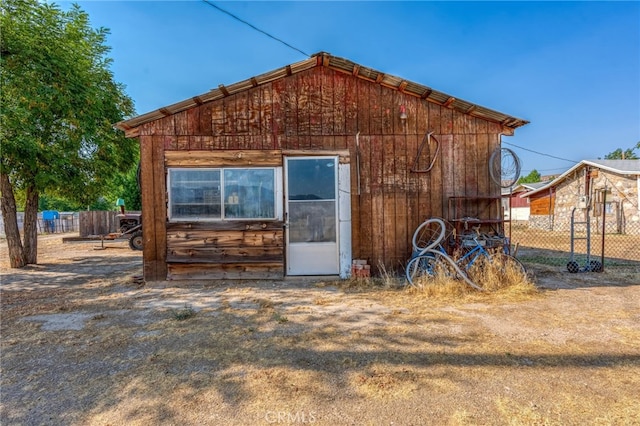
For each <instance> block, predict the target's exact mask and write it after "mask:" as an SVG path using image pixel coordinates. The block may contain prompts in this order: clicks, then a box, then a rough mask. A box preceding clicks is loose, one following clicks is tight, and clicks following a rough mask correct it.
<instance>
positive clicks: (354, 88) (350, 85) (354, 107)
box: [345, 76, 359, 135]
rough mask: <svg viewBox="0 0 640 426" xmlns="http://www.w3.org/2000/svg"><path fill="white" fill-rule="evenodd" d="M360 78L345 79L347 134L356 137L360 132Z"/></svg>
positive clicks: (350, 77) (347, 77)
mask: <svg viewBox="0 0 640 426" xmlns="http://www.w3.org/2000/svg"><path fill="white" fill-rule="evenodd" d="M358 80H359V79H358V78H356V77H352V76H346V77H345V133H346V134H347V135H355V134H356V132H357V131H358V94H359V93H358Z"/></svg>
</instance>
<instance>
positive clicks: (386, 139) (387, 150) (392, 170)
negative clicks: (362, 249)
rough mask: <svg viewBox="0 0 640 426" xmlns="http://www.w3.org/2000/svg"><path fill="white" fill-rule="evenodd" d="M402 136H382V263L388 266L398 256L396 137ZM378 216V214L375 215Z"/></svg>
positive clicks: (391, 264)
mask: <svg viewBox="0 0 640 426" xmlns="http://www.w3.org/2000/svg"><path fill="white" fill-rule="evenodd" d="M401 137H402V136H393V135H385V136H383V137H382V148H383V150H382V156H383V157H382V179H383V196H382V200H383V202H382V212H381V213H382V216H378V217H381V218H382V223H381V228H383V230H382V236H383V238H384V239H383V245H384V246H383V249H382V250H383V251H382V253H383V254H382V255H381V256H382V258H381V260H382V263H383V264H384V266H385V267H386V268H390V267H391V266H393V262H395V259H396V258H397V251H396V224H397V223H396V222H397V217H396V209H395V207H396V205H395V203H396V199H395V194H396V193H397V192H398V191H400V190H401V189H400V187H399V182H398V177H399V174H398V173H397V171H396V163H395V161H396V153H395V143H396V138H401ZM374 217H376V216H374Z"/></svg>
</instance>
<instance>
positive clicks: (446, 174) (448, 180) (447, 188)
mask: <svg viewBox="0 0 640 426" xmlns="http://www.w3.org/2000/svg"><path fill="white" fill-rule="evenodd" d="M453 143H454V141H453V135H441V136H440V158H441V159H442V161H441V170H442V173H441V176H442V180H441V181H442V197H440V200H438V201H440V206H441V207H440V210H441V211H442V212H448V204H447V200H448V199H449V197H452V196H454V195H455V194H456V191H455V181H454V173H455V170H454V168H453V162H454V154H453ZM434 201H436V199H434ZM447 216H448V214H447ZM446 219H451V218H449V217H446Z"/></svg>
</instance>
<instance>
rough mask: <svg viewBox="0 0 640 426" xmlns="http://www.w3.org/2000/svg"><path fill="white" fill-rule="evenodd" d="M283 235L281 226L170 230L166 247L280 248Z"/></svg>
mask: <svg viewBox="0 0 640 426" xmlns="http://www.w3.org/2000/svg"><path fill="white" fill-rule="evenodd" d="M283 235H284V231H283V229H282V228H280V229H277V230H269V231H264V230H254V231H251V230H229V231H209V230H207V231H203V230H190V231H172V232H168V233H167V247H168V248H169V249H191V248H192V249H206V248H215V249H221V248H248V247H261V248H278V247H279V248H282V247H283V245H284V243H283V238H284V237H283Z"/></svg>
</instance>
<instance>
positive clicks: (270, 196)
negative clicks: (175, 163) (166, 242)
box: [168, 168, 275, 220]
mask: <svg viewBox="0 0 640 426" xmlns="http://www.w3.org/2000/svg"><path fill="white" fill-rule="evenodd" d="M168 180H169V218H170V219H172V220H221V219H265V218H269V219H273V218H275V194H274V187H275V169H273V168H268V169H169V179H168Z"/></svg>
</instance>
